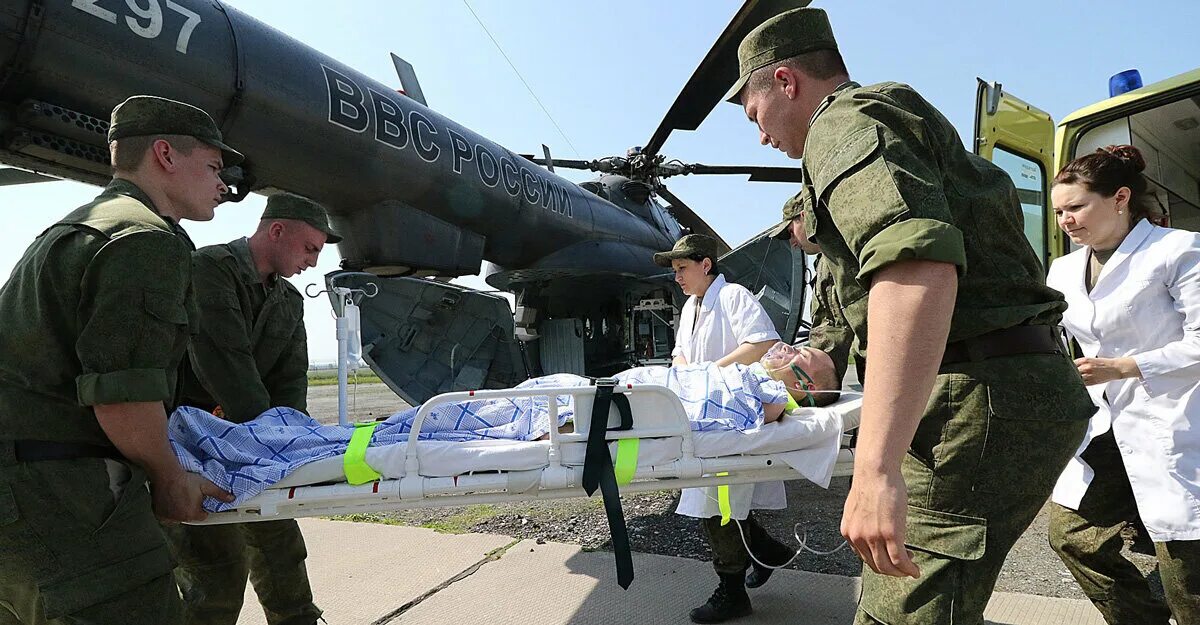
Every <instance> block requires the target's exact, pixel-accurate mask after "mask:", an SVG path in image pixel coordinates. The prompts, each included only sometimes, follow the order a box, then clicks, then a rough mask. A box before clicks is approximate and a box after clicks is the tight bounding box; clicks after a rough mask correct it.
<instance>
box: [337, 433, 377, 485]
mask: <svg viewBox="0 0 1200 625" xmlns="http://www.w3.org/2000/svg"><path fill="white" fill-rule="evenodd" d="M377 425H379V422H378V421H372V422H370V423H355V424H354V434H352V435H351V436H350V444H349V445H347V446H346V455H345V457H344V458H343V460H342V471H343V472H345V474H346V481H347V482H349V483H351V484H353V485H355V486H357V485H359V484H366V483H367V482H374V481H375V480H377V479H379V478H380V477H383V476H381V475H380V474H379V473H377V472H376V471H375V469H372V468H371V465H369V464H367V446H368V445H370V444H371V436H372V435H373V434H374V433H375V426H377Z"/></svg>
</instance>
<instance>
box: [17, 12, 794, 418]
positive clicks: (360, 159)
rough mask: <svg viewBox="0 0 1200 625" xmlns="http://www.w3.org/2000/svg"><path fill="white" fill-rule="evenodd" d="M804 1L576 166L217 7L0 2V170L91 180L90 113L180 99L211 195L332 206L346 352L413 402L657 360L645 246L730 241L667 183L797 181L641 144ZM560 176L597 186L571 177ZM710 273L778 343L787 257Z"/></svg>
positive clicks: (98, 136)
mask: <svg viewBox="0 0 1200 625" xmlns="http://www.w3.org/2000/svg"><path fill="white" fill-rule="evenodd" d="M803 4H807V2H806V1H805V0H749V1H747V2H746V3H745V5H743V6H742V7H741V9H740V10H739V11H738V12H737V14H735V15H734V17H733V19H732V21H731V22H730V24H729V26H728V27H727V28H726V29H725V31H724V32H723V33H722V34H721V35H720V37H719V38H718V40H717V42H716V44H715V45H714V46H713V48H712V49H711V50H710V51H709V53H708V54H707V55H706V56H705V58H704V59H703V61H702V62H701V63H700V66H699V67H698V69H697V70H696V72H695V73H694V74H693V76H692V77H691V79H690V80H689V81H688V83H687V84H686V85H685V87H684V88H683V90H682V92H681V93H680V95H679V96H678V98H677V99H676V101H675V103H674V104H673V105H672V107H671V108H670V110H669V111H668V113H667V115H666V117H665V118H664V120H663V121H662V122H661V123H660V124H659V126H658V128H657V129H656V130H655V132H654V134H653V135H652V136H651V138H650V140H649V141H648V142H647V143H646V144H645V145H644V146H643V147H640V148H633V149H630V150H629V151H628V152H627V153H626V154H625V155H623V156H612V157H607V158H601V159H597V160H593V161H582V160H564V159H555V158H553V157H552V155H551V154H550V152H549V150H548V149H545V148H544V150H543V155H542V156H540V157H533V156H524V155H520V154H517V153H514V152H512V151H510V150H508V149H506V148H504V147H502V146H500V145H498V144H496V143H494V142H492V141H490V140H488V139H486V138H485V137H483V136H482V135H480V134H478V133H476V132H473V131H471V130H469V129H467V128H465V127H463V126H461V125H459V124H457V123H455V122H454V121H452V120H450V119H448V118H446V117H444V116H442V115H440V114H438V113H437V112H436V111H434V110H432V109H431V108H429V107H428V106H426V103H425V98H424V96H423V93H422V91H421V89H420V84H419V82H418V81H417V80H416V74H415V71H413V69H412V67H411V66H410V65H409V64H408V63H407V62H405V61H404V60H403V59H400V58H399V57H396V56H395V55H393V61H394V63H395V66H396V69H397V73H398V75H399V79H400V83H401V87H402V90H400V91H399V92H398V91H397V90H396V89H394V88H391V87H388V86H386V85H383V84H381V83H379V82H377V81H375V80H372V79H370V78H368V77H366V76H365V75H363V74H361V73H359V72H356V71H355V70H353V69H352V68H349V67H346V66H344V65H343V64H341V63H339V62H337V61H335V60H333V59H332V58H330V57H328V56H325V55H323V54H321V53H320V52H317V51H316V50H314V49H312V48H310V47H308V46H306V45H304V44H302V43H300V42H298V41H296V40H294V39H292V38H290V37H288V36H287V35H285V34H283V33H281V32H279V31H277V30H274V29H273V28H271V27H270V26H268V25H266V24H263V23H262V22H259V21H257V20H255V19H254V18H251V17H249V16H247V15H245V14H243V13H241V12H239V11H237V10H235V9H233V8H230V7H227V6H224V5H223V4H221V3H220V2H217V1H215V0H203V1H201V0H143V1H142V2H126V3H121V2H114V1H112V0H72V1H70V2H67V1H66V0H62V1H57V2H42V1H40V0H0V162H3V163H5V164H7V165H10V166H12V168H9V169H4V170H0V184H21V183H28V182H34V181H38V180H46V179H52V178H69V179H74V180H79V181H83V182H89V183H93V184H104V183H106V182H107V180H108V178H109V160H108V152H107V145H106V140H105V133H106V131H107V121H106V118H107V112H108V111H109V110H110V109H111V108H112V107H113V106H114V105H115V104H116V103H118V102H120V101H121V100H123V99H124V98H126V97H128V96H129V95H133V94H138V93H153V94H157V95H162V96H165V97H171V98H175V99H179V100H183V101H186V102H189V103H192V104H195V105H197V106H200V107H201V108H203V109H205V110H206V111H209V112H210V113H211V114H212V115H213V117H214V119H216V120H217V122H218V124H219V125H220V126H221V128H222V131H223V132H224V134H225V136H226V139H227V140H228V141H229V142H230V143H231V144H233V145H236V146H238V148H239V149H240V150H241V151H243V152H244V153H245V154H246V155H247V157H248V158H247V161H246V162H245V163H243V164H242V165H241V166H240V167H238V168H231V169H230V170H228V171H227V172H225V175H226V177H227V180H228V181H229V182H230V183H231V187H232V188H233V190H232V191H231V193H230V194H229V196H228V197H227V200H228V201H234V202H236V201H240V200H241V199H243V198H245V197H246V196H247V195H248V194H249V193H251V192H258V193H263V194H270V193H273V192H276V191H278V190H287V191H291V192H295V193H299V194H302V195H306V196H308V197H311V198H313V199H316V200H317V201H320V202H321V203H322V204H324V205H325V206H327V207H328V208H329V209H330V212H331V218H332V220H333V222H334V226H335V227H336V228H337V229H338V231H339V233H341V234H342V235H343V237H344V240H343V241H342V243H340V244H339V252H340V254H341V256H342V258H343V262H342V267H343V269H344V271H340V272H334V273H332V274H330V275H328V276H327V277H326V280H327V283H328V284H329V285H330V286H331V287H332V286H341V287H346V288H354V289H360V290H372V291H374V290H376V289H377V290H378V295H377V296H376V297H373V298H370V299H369V300H363V303H362V304H363V308H362V340H363V357H364V359H365V360H366V361H367V362H368V364H370V365H371V366H372V368H374V369H375V370H376V371H377V372H378V373H379V374H380V376H381V378H383V379H384V380H385V381H386V382H387V383H388V384H389V386H391V388H392V389H393V390H394V391H396V392H397V393H398V394H399V395H400V396H401V397H402V398H404V399H405V400H407V401H409V402H410V403H416V402H420V401H424V400H425V399H427V398H428V397H430V396H432V395H434V394H437V393H439V392H445V391H448V390H456V389H462V388H490V387H503V386H511V385H513V384H516V383H518V382H520V381H521V380H524V379H526V378H527V377H529V376H531V375H539V374H542V373H549V372H573V373H584V374H589V375H604V374H606V373H609V372H611V371H614V370H618V369H622V368H626V367H628V366H631V365H636V364H649V363H663V362H667V361H669V357H670V349H671V347H672V343H673V335H672V328H673V327H674V319H673V317H674V315H676V314H677V313H676V310H677V308H678V304H679V303H680V302H681V301H682V298H681V294H680V293H679V291H678V289H677V287H675V286H674V284H673V282H672V281H671V280H670V276H669V275H666V274H664V273H663V270H662V269H661V268H659V267H656V266H655V265H653V263H652V261H651V256H652V253H653V252H655V251H661V250H663V249H668V248H669V247H670V246H671V245H672V244H673V243H674V241H675V240H676V239H678V238H679V237H680V236H681V235H683V234H685V233H687V232H701V233H706V234H710V235H713V236H714V237H715V238H717V240H718V241H720V242H721V245H722V246H725V249H728V246H726V244H725V243H724V241H723V239H722V238H721V237H720V236H719V235H717V233H716V232H714V231H713V230H712V228H710V227H709V226H708V225H707V224H706V223H705V222H704V220H703V219H701V218H700V217H699V216H698V215H697V214H696V213H695V212H694V211H693V210H691V209H690V208H689V207H688V206H687V205H686V204H685V203H684V202H683V201H682V200H680V199H679V198H678V197H676V196H675V195H674V194H672V193H671V192H670V191H669V190H668V189H667V188H666V186H665V185H664V183H663V181H664V179H666V178H669V177H671V176H676V175H686V174H741V175H749V176H750V179H751V180H764V181H795V180H797V179H798V178H797V176H798V170H795V169H792V168H783V167H742V166H711V165H701V164H689V163H683V162H681V161H676V160H667V159H666V158H665V157H664V156H663V155H662V154H660V153H659V150H660V148H661V147H662V146H663V144H664V143H665V141H666V139H667V137H668V136H669V135H670V133H671V132H672V131H673V130H677V129H678V130H694V129H695V128H697V127H698V126H699V124H700V122H701V121H703V119H704V118H705V117H706V116H707V114H708V112H709V111H710V110H711V109H712V108H713V107H714V106H715V105H716V104H717V103H718V102H719V101H720V97H721V96H722V95H723V91H724V89H725V87H726V86H727V85H728V84H729V83H730V82H731V80H732V77H733V76H734V75H735V74H736V66H737V60H736V46H737V43H738V42H739V41H740V39H741V38H742V37H743V36H744V35H745V33H747V32H749V30H751V29H752V28H753V27H754V26H756V25H757V24H759V23H761V22H762V21H763V20H765V19H766V18H768V17H770V16H772V15H774V14H776V13H778V12H780V11H783V10H786V9H788V8H792V7H795V6H801V5H803ZM279 155H286V156H279ZM539 165H541V167H539ZM559 167H562V168H576V169H590V170H593V171H596V172H599V173H600V174H601V175H600V176H599V177H598V178H597V179H595V180H592V181H588V182H584V183H581V184H578V185H577V184H575V183H573V182H571V181H569V180H567V179H564V178H561V177H559V176H557V175H555V173H554V170H555V169H556V168H559ZM346 181H353V184H346ZM660 198H661V199H662V200H665V202H666V204H665V205H664V203H661V202H660V201H658V200H659V199H660ZM481 263H482V264H484V269H485V271H484V273H485V274H486V280H487V282H488V284H489V285H491V286H492V287H494V288H496V289H499V290H502V291H506V292H509V293H512V294H513V295H514V297H515V301H516V308H515V315H514V314H513V311H511V310H510V309H509V306H508V303H507V302H506V301H504V300H503V299H502V298H500V297H497V296H495V295H492V294H488V293H482V292H477V291H472V290H469V289H465V288H462V287H459V286H456V285H453V284H448V283H447V280H448V279H449V278H452V277H456V276H463V275H471V274H475V273H478V272H479V270H480V266H481ZM720 264H721V267H722V270H723V272H724V273H725V275H726V277H727V278H730V279H731V280H733V281H738V282H741V283H742V284H744V285H745V286H747V287H748V288H750V289H751V290H752V291H753V292H756V293H758V294H759V297H760V301H762V302H763V304H764V305H765V306H766V308H767V310H768V312H769V313H770V314H771V315H772V318H773V320H775V321H776V325H777V326H778V328H779V329H780V331H781V333H784V334H785V335H788V336H791V335H794V334H795V330H796V327H797V324H798V320H799V315H798V314H796V308H795V307H796V304H793V302H792V298H791V285H792V284H793V282H796V283H798V284H802V283H803V279H802V277H803V271H804V269H803V262H796V260H795V259H793V256H792V253H791V251H790V250H789V249H787V246H786V245H783V244H781V243H780V242H775V241H770V240H764V239H761V238H759V239H758V240H753V241H751V242H749V243H747V244H745V245H743V246H741V247H739V248H738V250H735V251H734V252H733V253H731V254H729V255H727V256H725V257H723V258H722V259H721V261H720ZM368 285H370V287H371V288H370V289H368Z"/></svg>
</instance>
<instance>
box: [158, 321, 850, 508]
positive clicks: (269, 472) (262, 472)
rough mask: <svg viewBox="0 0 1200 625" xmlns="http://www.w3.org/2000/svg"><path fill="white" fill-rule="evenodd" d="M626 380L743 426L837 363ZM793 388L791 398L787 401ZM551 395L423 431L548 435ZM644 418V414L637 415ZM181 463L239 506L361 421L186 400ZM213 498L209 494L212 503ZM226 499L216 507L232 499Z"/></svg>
mask: <svg viewBox="0 0 1200 625" xmlns="http://www.w3.org/2000/svg"><path fill="white" fill-rule="evenodd" d="M614 377H615V378H616V379H617V380H618V381H619V382H620V384H622V385H623V384H634V385H645V384H657V385H662V386H665V387H667V388H668V389H670V390H672V391H674V392H675V393H676V394H677V395H678V396H679V399H680V402H681V404H682V405H683V408H684V412H685V413H686V414H687V417H688V421H689V424H690V426H691V429H692V430H693V431H697V432H706V431H722V430H724V431H730V430H733V431H743V430H750V429H754V428H757V427H759V426H761V425H762V424H764V423H769V422H772V421H775V420H778V419H779V418H780V416H781V415H782V414H784V411H785V408H786V407H787V406H789V405H793V404H798V405H801V406H805V405H815V401H814V399H813V395H814V392H816V391H820V390H830V389H832V388H834V387H835V386H836V383H835V382H834V373H833V363H832V361H830V359H829V357H828V356H827V355H825V353H824V352H821V351H819V350H815V349H808V348H804V349H794V348H792V347H791V346H788V345H785V344H783V343H779V344H777V345H776V346H775V347H773V348H772V349H771V350H770V351H769V352H768V353H767V355H766V356H765V357H764V358H763V360H762V361H761V362H760V363H758V364H755V365H751V366H744V365H732V366H729V367H717V366H716V365H715V364H712V363H708V364H703V363H701V364H693V365H683V366H672V367H637V368H634V369H629V370H627V371H623V372H621V373H619V374H617V375H616V376H614ZM592 384H593V381H592V380H591V379H589V378H585V377H581V376H576V375H571V374H553V375H548V376H542V377H539V378H533V379H531V380H527V381H526V382H523V383H522V384H520V385H518V386H517V387H516V388H518V389H528V388H548V387H581V386H591V385H592ZM789 397H790V399H791V400H792V401H790V402H789ZM554 401H556V402H557V404H558V422H557V423H556V424H554V427H558V428H563V427H565V426H566V425H567V422H568V421H569V420H571V419H572V418H573V417H574V399H573V397H572V396H570V395H560V396H558V397H556V398H555V400H554ZM548 402H549V398H548V397H544V396H543V397H512V398H491V399H477V400H471V401H464V402H456V403H448V404H442V405H440V406H437V407H435V408H434V409H433V410H432V411H431V412H430V414H429V415H428V416H427V417H426V419H425V422H424V423H423V424H422V425H421V433H420V435H419V438H420V439H421V440H442V441H478V440H493V439H503V440H518V441H532V440H537V439H539V438H542V437H544V436H546V435H547V433H548V432H549V429H550V427H552V426H551V424H550V422H549V405H548ZM418 410H419V408H418V407H414V408H410V409H408V410H405V411H402V412H399V413H396V414H394V415H392V416H391V417H389V418H388V419H387V420H385V421H383V422H382V423H379V424H378V425H377V426H376V428H375V430H374V432H373V433H372V436H371V442H370V444H371V446H378V445H388V444H396V443H405V442H407V440H408V437H409V434H410V432H411V430H412V425H413V422H414V419H415V417H416V415H417V412H418ZM634 419H635V422H636V419H637V415H636V414H635V415H634ZM168 429H169V434H170V436H171V443H172V446H173V447H174V449H175V454H176V456H177V457H178V458H179V460H180V463H181V464H182V465H183V466H184V467H185V468H187V469H188V470H191V471H195V472H198V473H203V474H204V475H205V476H206V477H208V478H209V479H210V480H213V481H214V483H216V484H219V485H222V486H224V487H226V488H227V489H229V490H230V492H233V493H234V494H235V496H236V497H237V498H236V499H235V501H234V503H233V504H232V506H236V505H238V504H239V503H240V502H242V501H245V500H246V499H247V498H249V497H252V496H254V495H256V494H258V493H259V492H261V491H262V490H263V489H265V488H266V487H267V486H269V485H270V484H273V483H275V482H278V481H279V480H281V479H283V478H284V477H286V476H287V475H288V474H289V473H291V472H292V471H293V470H295V469H296V468H298V467H300V466H303V465H304V464H308V463H309V462H314V461H317V460H321V459H323V458H327V457H332V456H336V455H339V454H342V453H344V452H345V450H346V447H347V445H348V443H349V441H350V438H351V436H352V434H353V431H354V428H353V427H343V426H339V425H322V424H320V423H318V422H317V421H316V420H314V419H313V418H312V417H309V416H308V415H306V414H304V413H302V412H299V411H296V410H292V409H287V408H272V409H271V410H268V411H267V412H265V413H263V414H262V415H260V416H259V417H258V418H256V419H254V420H252V421H249V422H247V423H243V424H233V423H230V422H228V421H224V420H222V419H220V418H218V417H215V416H213V415H211V414H209V413H207V412H204V411H202V410H199V409H196V408H191V407H187V406H184V407H181V408H179V409H177V410H176V411H175V412H174V413H173V414H172V415H171V419H170V423H169V426H168ZM214 502H215V500H211V501H208V502H206V505H210V504H214ZM229 507H231V506H225V505H220V506H216V507H214V508H211V509H215V510H219V509H228V508H229Z"/></svg>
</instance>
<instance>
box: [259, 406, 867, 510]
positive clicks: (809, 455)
mask: <svg viewBox="0 0 1200 625" xmlns="http://www.w3.org/2000/svg"><path fill="white" fill-rule="evenodd" d="M860 405H861V400H859V399H847V400H842V401H840V402H838V403H836V404H833V405H831V406H829V407H826V408H801V409H800V411H799V412H798V413H797V414H796V415H789V416H787V417H785V418H784V419H782V420H780V421H778V422H776V423H768V424H765V425H763V426H762V427H760V428H757V429H754V430H747V431H742V432H738V431H719V432H692V440H693V442H694V445H695V451H694V453H695V456H696V457H697V458H719V457H725V456H735V455H777V456H779V458H780V460H782V461H784V462H786V463H787V464H788V465H789V466H791V467H792V468H793V469H795V470H796V471H798V472H799V473H800V474H801V475H802V476H804V477H805V478H806V479H809V480H811V481H813V482H815V483H817V484H821V485H823V486H825V485H828V483H829V478H830V475H831V474H832V471H833V465H834V463H835V461H836V459H837V453H838V448H839V444H840V440H841V434H842V432H844V431H845V430H848V429H851V428H853V427H856V426H857V425H858V411H859V407H860ZM560 438H561V439H563V440H562V442H560V447H559V452H560V454H561V460H560V461H561V463H562V464H563V465H565V466H582V465H583V459H584V453H585V450H586V443H585V442H583V440H578V439H582V436H580V435H574V436H571V435H562V436H560ZM572 439H577V440H572ZM417 445H418V452H417V453H418V458H419V459H420V475H421V476H423V477H453V476H457V475H464V474H467V473H473V472H485V471H530V470H536V469H541V468H544V467H546V466H548V465H549V464H550V451H551V443H550V441H549V440H542V441H468V442H447V441H421V442H419V443H417ZM682 445H683V439H682V438H681V437H678V436H676V437H668V438H647V439H643V440H642V441H641V442H640V443H639V449H638V466H639V467H648V466H654V465H663V464H668V463H670V462H673V461H674V460H676V459H678V458H680V457H681V455H682ZM407 447H408V445H407V443H400V444H395V445H386V446H378V447H371V448H368V449H367V456H366V460H367V463H368V464H369V465H371V467H372V468H373V469H375V470H376V471H377V472H379V473H380V474H381V475H383V477H385V478H390V479H397V478H401V477H404V464H405V456H406V452H407ZM609 452H610V454H612V455H613V456H614V457H615V455H616V444H615V443H610V445H609ZM343 458H344V456H341V455H339V456H335V457H332V458H326V459H323V460H319V461H317V462H313V463H310V464H307V465H305V466H303V467H300V468H299V469H297V470H296V471H294V472H292V474H291V475H289V476H288V477H287V478H285V479H284V480H282V481H280V482H278V483H277V484H275V485H274V486H273V487H272V488H276V489H278V488H291V487H295V486H305V485H312V484H324V483H338V482H343V481H344V480H345V477H344V475H345V474H344V472H343V467H342V463H343Z"/></svg>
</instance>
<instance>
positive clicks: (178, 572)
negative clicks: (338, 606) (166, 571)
mask: <svg viewBox="0 0 1200 625" xmlns="http://www.w3.org/2000/svg"><path fill="white" fill-rule="evenodd" d="M163 531H164V532H165V533H166V535H167V541H168V542H169V543H170V545H171V551H172V553H173V554H174V556H175V559H176V561H178V563H179V566H178V568H176V569H175V576H176V577H177V578H178V580H179V590H180V592H181V593H182V595H183V602H184V612H185V618H184V622H185V623H187V625H234V624H235V623H237V620H238V615H239V614H240V613H241V611H242V602H243V599H244V598H245V594H246V580H247V579H249V581H250V583H251V584H252V585H253V586H254V592H255V594H257V595H258V601H259V603H261V604H262V607H263V612H264V613H265V614H266V617H267V623H269V624H270V625H313V623H316V622H317V619H318V618H320V616H321V610H320V609H318V608H317V606H316V605H314V604H313V596H312V588H311V587H310V586H309V583H308V571H307V569H306V568H305V566H304V559H305V558H306V557H308V551H307V550H306V549H305V547H304V536H302V535H301V534H300V526H299V525H297V524H296V522H295V521H293V520H291V519H287V520H282V521H261V522H256V523H238V524H231V525H173V526H164V527H163Z"/></svg>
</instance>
